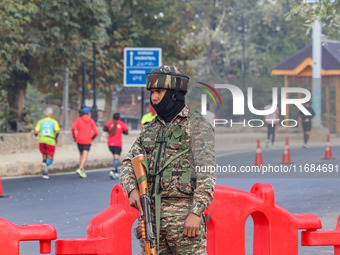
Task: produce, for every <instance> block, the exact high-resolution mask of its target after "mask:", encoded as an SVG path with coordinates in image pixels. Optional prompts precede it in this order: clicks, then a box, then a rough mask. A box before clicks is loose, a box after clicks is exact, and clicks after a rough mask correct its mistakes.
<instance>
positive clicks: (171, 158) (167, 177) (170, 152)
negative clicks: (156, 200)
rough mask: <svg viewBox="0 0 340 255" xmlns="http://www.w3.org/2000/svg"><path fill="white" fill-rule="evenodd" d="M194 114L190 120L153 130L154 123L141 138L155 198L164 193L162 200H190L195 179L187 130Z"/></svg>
mask: <svg viewBox="0 0 340 255" xmlns="http://www.w3.org/2000/svg"><path fill="white" fill-rule="evenodd" d="M194 114H195V113H193V112H191V111H189V114H188V117H186V118H183V119H182V120H180V122H179V123H177V125H169V126H164V125H163V124H161V125H157V126H153V125H152V124H153V123H154V121H153V122H151V123H150V124H149V125H150V126H149V127H148V128H147V129H146V131H145V132H144V133H142V134H141V144H142V145H143V147H144V149H145V154H146V155H147V157H146V158H145V160H144V162H143V164H144V166H145V168H146V171H147V177H148V185H149V190H150V194H151V195H152V196H153V195H154V194H155V191H156V192H157V193H158V194H160V193H161V192H162V197H191V196H192V195H193V190H194V188H195V186H196V183H195V182H196V178H195V175H194V171H191V166H190V163H191V158H190V157H191V155H190V142H189V141H190V137H189V133H190V132H189V130H188V128H189V127H190V126H189V123H190V118H191V117H192V116H193V115H194ZM164 158H165V160H164ZM157 175H158V176H159V177H158V178H157ZM156 179H158V180H157V181H158V182H156ZM155 189H156V190H155Z"/></svg>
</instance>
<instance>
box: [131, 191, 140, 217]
mask: <svg viewBox="0 0 340 255" xmlns="http://www.w3.org/2000/svg"><path fill="white" fill-rule="evenodd" d="M129 201H130V206H132V207H133V208H136V209H137V210H139V211H140V214H141V215H143V209H142V204H141V202H140V196H139V190H138V189H134V190H132V191H131V192H130V194H129Z"/></svg>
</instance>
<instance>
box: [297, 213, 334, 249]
mask: <svg viewBox="0 0 340 255" xmlns="http://www.w3.org/2000/svg"><path fill="white" fill-rule="evenodd" d="M301 244H302V245H304V246H334V255H340V215H339V217H338V222H337V225H336V230H333V231H302V233H301Z"/></svg>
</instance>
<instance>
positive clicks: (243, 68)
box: [237, 14, 247, 79]
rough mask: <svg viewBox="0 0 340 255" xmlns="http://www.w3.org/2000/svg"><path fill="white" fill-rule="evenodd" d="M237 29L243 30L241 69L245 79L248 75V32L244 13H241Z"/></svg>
mask: <svg viewBox="0 0 340 255" xmlns="http://www.w3.org/2000/svg"><path fill="white" fill-rule="evenodd" d="M237 30H238V31H239V32H241V33H242V34H241V35H242V37H241V43H242V61H241V62H242V63H241V70H242V78H243V79H244V78H245V76H246V67H245V36H246V34H247V25H246V24H245V22H244V17H243V14H241V23H240V24H239V26H238V27H237Z"/></svg>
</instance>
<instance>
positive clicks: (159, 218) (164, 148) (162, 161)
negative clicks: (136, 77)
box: [120, 66, 216, 255]
mask: <svg viewBox="0 0 340 255" xmlns="http://www.w3.org/2000/svg"><path fill="white" fill-rule="evenodd" d="M188 83H189V77H188V76H187V75H186V74H185V73H184V72H183V71H182V70H180V69H179V68H177V67H174V66H161V67H158V68H156V69H154V70H152V71H151V72H150V73H149V74H147V89H148V90H150V91H151V95H150V103H151V105H152V106H153V107H154V109H155V110H156V112H157V117H156V118H154V119H153V120H152V121H151V122H150V123H148V124H146V125H144V126H143V127H142V129H141V133H140V135H139V137H138V138H137V140H136V141H135V143H134V144H133V146H132V148H131V149H130V152H129V153H128V155H127V156H126V158H125V159H124V160H123V164H122V169H121V177H120V183H121V185H122V187H123V189H124V190H125V192H126V193H127V194H128V196H129V200H130V205H131V206H133V207H135V208H137V209H138V210H140V211H141V213H142V208H141V202H140V197H139V191H138V184H137V180H136V176H135V174H134V170H133V168H132V165H131V159H132V158H133V157H135V156H137V155H139V154H144V155H145V158H146V161H145V164H144V165H145V166H146V170H147V176H148V183H149V191H150V194H151V196H152V199H153V201H154V203H153V204H152V210H153V212H154V214H153V215H154V217H155V219H154V220H153V223H154V229H156V233H155V235H156V237H157V246H158V249H157V250H158V253H157V254H160V255H162V254H167V255H168V254H207V253H206V223H205V217H204V210H205V209H206V208H207V206H208V205H209V204H210V203H211V201H212V199H213V192H214V186H215V183H216V176H215V172H209V171H207V169H211V167H213V168H214V167H215V163H216V161H215V148H214V130H213V128H212V126H211V125H210V124H209V123H208V122H207V121H206V120H205V118H204V117H203V116H202V115H201V114H200V113H197V112H195V113H194V112H191V111H190V110H189V109H188V107H187V106H186V104H185V94H186V92H187V89H188ZM141 244H142V242H141ZM142 251H144V248H143V246H142Z"/></svg>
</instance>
